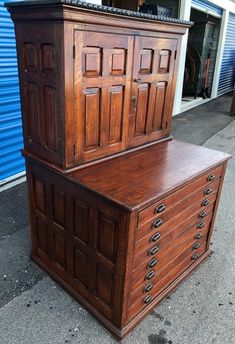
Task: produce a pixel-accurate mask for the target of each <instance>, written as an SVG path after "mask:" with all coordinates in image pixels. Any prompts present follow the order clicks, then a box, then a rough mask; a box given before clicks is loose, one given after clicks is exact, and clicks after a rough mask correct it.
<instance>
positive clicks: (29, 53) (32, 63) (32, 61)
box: [23, 43, 38, 72]
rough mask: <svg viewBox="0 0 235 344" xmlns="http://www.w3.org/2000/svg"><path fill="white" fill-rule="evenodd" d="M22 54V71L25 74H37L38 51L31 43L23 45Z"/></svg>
mask: <svg viewBox="0 0 235 344" xmlns="http://www.w3.org/2000/svg"><path fill="white" fill-rule="evenodd" d="M23 49H24V52H23V55H24V69H25V71H27V72H37V70H38V51H37V48H36V45H35V44H33V43H25V44H24V46H23Z"/></svg>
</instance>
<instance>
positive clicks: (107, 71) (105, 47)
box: [74, 31, 133, 162]
mask: <svg viewBox="0 0 235 344" xmlns="http://www.w3.org/2000/svg"><path fill="white" fill-rule="evenodd" d="M132 55H133V37H130V36H125V35H115V34H106V33H99V32H85V31H75V66H74V67H75V70H74V92H75V108H74V112H75V113H74V114H75V118H76V124H75V126H74V130H75V136H76V137H77V142H76V145H75V146H76V147H75V148H76V149H75V155H76V161H80V162H85V161H89V160H94V159H96V158H99V157H102V156H105V155H109V154H113V153H115V152H117V151H120V150H122V149H125V148H126V138H127V131H128V129H127V127H128V114H129V102H130V83H131V66H132Z"/></svg>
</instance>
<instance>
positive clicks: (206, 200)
mask: <svg viewBox="0 0 235 344" xmlns="http://www.w3.org/2000/svg"><path fill="white" fill-rule="evenodd" d="M209 203H210V201H209V199H207V198H206V199H204V201H203V202H202V207H206V206H207V205H208V204H209Z"/></svg>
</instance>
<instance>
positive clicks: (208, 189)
mask: <svg viewBox="0 0 235 344" xmlns="http://www.w3.org/2000/svg"><path fill="white" fill-rule="evenodd" d="M211 192H212V190H211V188H207V189H206V190H205V191H204V194H205V195H209V194H210V193H211Z"/></svg>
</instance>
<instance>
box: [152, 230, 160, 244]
mask: <svg viewBox="0 0 235 344" xmlns="http://www.w3.org/2000/svg"><path fill="white" fill-rule="evenodd" d="M160 236H161V234H160V233H159V232H157V233H156V234H154V235H153V236H152V237H151V239H150V241H152V242H156V241H157V240H158V239H159V238H160Z"/></svg>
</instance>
